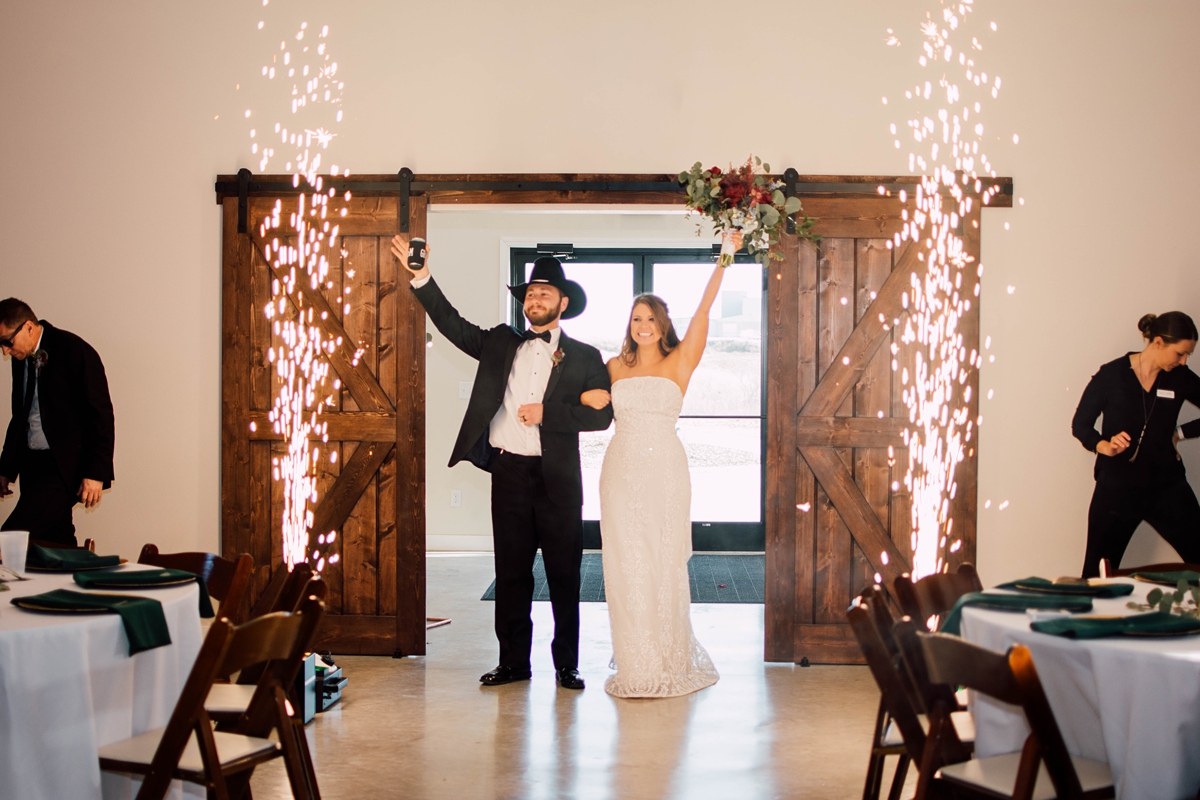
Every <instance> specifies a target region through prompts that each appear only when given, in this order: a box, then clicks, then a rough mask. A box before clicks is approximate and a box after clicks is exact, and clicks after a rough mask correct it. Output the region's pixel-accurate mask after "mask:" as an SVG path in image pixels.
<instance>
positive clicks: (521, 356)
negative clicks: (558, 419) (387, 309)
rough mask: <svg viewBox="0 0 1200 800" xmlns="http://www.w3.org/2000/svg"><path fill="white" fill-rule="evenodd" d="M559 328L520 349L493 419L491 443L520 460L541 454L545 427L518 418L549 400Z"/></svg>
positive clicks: (418, 283)
mask: <svg viewBox="0 0 1200 800" xmlns="http://www.w3.org/2000/svg"><path fill="white" fill-rule="evenodd" d="M429 277H430V276H426V277H424V278H420V279H417V280H413V281H411V284H412V287H413V288H414V289H420V288H421V287H422V286H424V285H425V284H427V283H429ZM560 333H562V331H561V330H559V329H558V328H554V329H552V330H551V331H550V341H549V342H544V341H542V340H541V339H528V340H526V341H524V342H522V343H521V344H520V345H519V346H518V347H517V354H516V356H515V357H514V358H513V363H512V369H511V370H510V371H509V373H508V384H507V385H506V386H505V387H504V403H503V405H501V406H500V410H498V411H497V412H496V416H494V417H492V422H491V428H490V429H489V432H488V441H489V442H490V443H491V445H492V447H495V448H496V449H497V450H504V451H505V452H508V453H514V454H516V455H519V456H540V455H541V454H542V426H541V425H526V424H525V423H524V422H521V420H520V419H519V418H518V417H517V409H519V408H520V407H521V406H523V405H526V404H529V403H540V402H542V400H543V399H544V398H545V396H546V384H547V383H549V381H550V371H551V370H552V369H554V358H553V356H554V351H555V350H557V349H558V337H559V334H560Z"/></svg>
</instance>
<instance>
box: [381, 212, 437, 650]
mask: <svg viewBox="0 0 1200 800" xmlns="http://www.w3.org/2000/svg"><path fill="white" fill-rule="evenodd" d="M426 212H427V204H426V203H425V199H424V198H422V197H414V198H412V201H411V204H410V206H409V213H410V215H409V230H410V231H411V232H412V235H413V236H425V235H426V231H427V230H428V228H427V225H426ZM385 257H386V258H390V257H391V256H390V255H388V256H385ZM396 298H397V312H396V437H395V442H396V486H397V498H398V500H399V504H398V507H397V509H396V651H397V653H399V654H403V655H424V654H425V309H424V308H423V307H422V306H421V304H420V303H418V302H417V299H416V297H415V296H414V295H413V293H412V292H411V291H407V290H406V291H397V292H396Z"/></svg>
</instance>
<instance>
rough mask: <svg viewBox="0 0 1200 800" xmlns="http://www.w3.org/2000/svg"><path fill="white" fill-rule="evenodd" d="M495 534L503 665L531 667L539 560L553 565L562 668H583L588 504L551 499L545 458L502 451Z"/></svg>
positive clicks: (557, 656) (554, 647) (496, 474)
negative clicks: (581, 571)
mask: <svg viewBox="0 0 1200 800" xmlns="http://www.w3.org/2000/svg"><path fill="white" fill-rule="evenodd" d="M492 538H493V540H494V542H495V551H496V552H495V555H496V638H497V639H498V640H499V641H500V666H502V667H511V668H512V669H513V671H514V672H517V673H526V672H528V671H529V654H530V650H531V649H532V647H533V619H532V618H531V616H530V614H531V612H532V610H533V562H534V559H535V558H536V557H537V551H538V547H541V550H542V561H543V562H544V563H545V566H546V582H547V584H548V585H549V589H550V605H551V608H552V610H553V612H554V640H553V642H552V643H551V645H550V652H551V654H552V655H553V656H554V667H555V669H574V668H576V667H577V666H578V665H579V566H580V562H581V561H582V560H583V507H582V505H581V504H580V503H579V502H577V501H572V500H568V502H567V503H566V504H563V502H562V499H561V498H553V497H550V495H549V494H547V492H546V481H545V479H544V478H543V476H542V459H541V458H540V457H538V456H518V455H513V454H512V453H505V452H501V453H499V454H497V456H496V459H495V461H493V462H492Z"/></svg>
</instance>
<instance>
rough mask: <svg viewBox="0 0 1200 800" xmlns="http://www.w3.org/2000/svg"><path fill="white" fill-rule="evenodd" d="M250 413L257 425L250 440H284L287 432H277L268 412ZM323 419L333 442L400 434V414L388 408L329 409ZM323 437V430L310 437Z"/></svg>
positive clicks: (386, 437) (377, 438)
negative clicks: (398, 418) (397, 420)
mask: <svg viewBox="0 0 1200 800" xmlns="http://www.w3.org/2000/svg"><path fill="white" fill-rule="evenodd" d="M393 383H394V381H393ZM381 385H382V384H381ZM335 394H336V393H335ZM248 416H249V419H250V422H252V423H253V424H254V428H255V429H254V430H253V431H250V436H249V438H250V441H252V442H264V441H267V442H281V441H283V434H282V433H275V431H274V429H273V428H272V427H271V421H270V419H268V417H267V412H266V411H251V412H250V414H249V415H248ZM320 420H321V422H322V423H323V424H324V425H326V426H327V428H326V432H327V433H328V434H329V441H331V442H378V441H384V440H386V439H389V438H391V437H392V436H394V435H395V433H396V415H395V414H394V413H392V412H388V411H343V412H338V411H337V410H336V409H334V410H325V411H323V412H322V413H321V417H320ZM321 436H322V434H321V432H320V431H313V432H312V433H310V434H309V438H311V439H314V440H320V439H321Z"/></svg>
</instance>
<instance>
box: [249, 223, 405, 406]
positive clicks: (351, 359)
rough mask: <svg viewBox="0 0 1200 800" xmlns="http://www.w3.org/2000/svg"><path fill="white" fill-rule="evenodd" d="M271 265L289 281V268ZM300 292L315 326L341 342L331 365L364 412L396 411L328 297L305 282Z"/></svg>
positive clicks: (278, 276)
mask: <svg viewBox="0 0 1200 800" xmlns="http://www.w3.org/2000/svg"><path fill="white" fill-rule="evenodd" d="M252 238H253V239H254V244H255V246H256V247H257V248H258V249H259V251H260V253H261V252H262V249H263V245H264V244H265V242H264V240H263V239H262V238H261V237H259V236H258V235H257V233H255V234H252ZM264 260H265V259H264ZM270 263H271V272H272V275H273V276H274V277H275V278H276V279H278V280H280V281H284V280H286V279H287V277H288V274H289V268H285V267H282V266H280V267H276V266H275V262H273V261H272V262H270ZM296 290H297V292H299V294H300V295H301V296H302V298H303V301H302V302H303V303H304V304H305V305H307V306H308V307H311V308H312V309H313V310H314V312H315V314H314V317H313V321H312V324H313V325H315V326H316V327H317V328H319V329H320V330H321V333H322V335H323V336H324V337H325V338H326V339H332V340H333V341H334V342H335V343H336V342H340V344H335V346H334V348H333V352H332V353H329V355H328V356H327V358H328V360H329V364H330V366H332V367H333V369H334V371H335V372H336V373H337V377H339V378H341V381H342V383H343V384H344V385H345V387H346V389H347V390H348V391H349V392H350V394H351V396H353V397H354V400H355V402H356V403H357V404H358V408H359V409H360V410H363V411H391V410H393V409H392V405H391V403H390V402H389V401H388V398H387V393H386V392H384V391H383V388H382V387H381V386H380V385H379V381H377V380H376V379H375V376H374V375H373V374H371V371H370V369H369V368H368V367H367V365H366V364H365V363H363V361H362V360H361V359H359V360H357V361H356V359H355V349H356V348H355V345H354V341H355V340H354V338H353V337H352V336H350V334H348V333H347V332H346V329H345V328H344V327H343V326H342V324H341V323H340V322H339V321H338V317H339V316H340V315H339V314H338V313H337V311H335V310H334V308H333V307H332V306H331V304H330V303H329V301H328V300H326V298H325V296H324V294H323V293H322V292H321V291H319V290H315V289H313V288H312V286H311V285H310V284H309V283H308V282H307V281H305V280H297V281H296ZM288 301H289V302H290V303H292V304H293V305H295V304H297V303H299V302H300V301H298V300H297V298H296V297H295V296H294V295H288Z"/></svg>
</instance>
